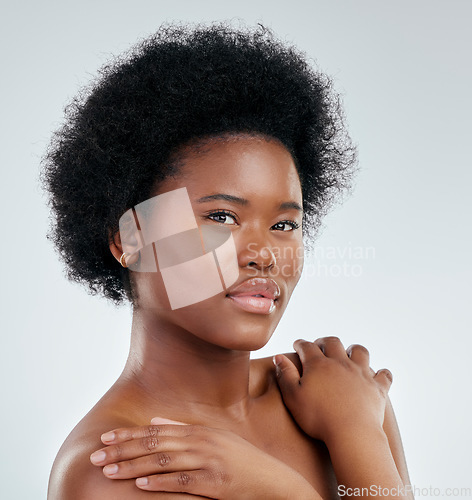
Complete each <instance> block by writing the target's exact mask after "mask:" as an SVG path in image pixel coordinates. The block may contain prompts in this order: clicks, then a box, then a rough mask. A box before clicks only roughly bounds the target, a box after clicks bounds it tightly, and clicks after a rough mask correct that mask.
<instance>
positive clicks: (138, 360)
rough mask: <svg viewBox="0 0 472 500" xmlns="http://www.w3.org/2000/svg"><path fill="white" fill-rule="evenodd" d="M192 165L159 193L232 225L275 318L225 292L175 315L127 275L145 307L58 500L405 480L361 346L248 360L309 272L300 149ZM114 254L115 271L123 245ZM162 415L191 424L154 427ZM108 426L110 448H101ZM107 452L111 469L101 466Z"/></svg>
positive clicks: (383, 375) (57, 467)
mask: <svg viewBox="0 0 472 500" xmlns="http://www.w3.org/2000/svg"><path fill="white" fill-rule="evenodd" d="M183 152H184V153H186V151H185V150H184V151H183ZM184 158H185V163H184V165H183V166H182V167H181V170H180V171H179V174H178V175H177V176H175V177H172V178H169V179H167V180H165V181H164V182H163V183H161V184H160V185H159V186H157V188H156V190H155V194H160V193H164V192H167V191H170V190H173V189H177V188H180V187H186V188H187V191H188V193H189V197H190V200H191V203H192V207H193V210H194V213H195V216H196V219H197V222H198V223H201V224H203V223H204V224H208V223H210V224H226V225H227V227H230V228H231V230H232V231H233V238H234V241H235V245H236V250H237V256H238V264H239V270H240V278H239V280H238V283H240V282H242V281H244V280H246V279H247V278H250V277H254V276H255V275H256V276H261V277H263V276H265V277H267V276H268V277H273V278H274V279H275V280H276V281H277V283H278V285H279V287H280V290H281V295H280V298H279V299H278V300H277V302H276V308H275V311H274V312H272V313H271V314H266V315H262V314H254V313H250V312H247V311H243V310H241V309H239V308H237V307H236V306H235V305H234V304H233V303H232V301H231V300H230V299H229V298H228V297H226V294H225V293H222V294H218V295H216V296H214V297H212V298H210V299H207V300H205V301H202V302H200V303H197V304H192V305H190V306H186V307H184V308H181V309H176V310H172V309H171V308H170V305H169V302H168V300H167V296H166V293H165V288H164V285H163V282H162V278H161V277H160V274H159V273H133V272H131V277H132V279H133V280H134V284H135V288H136V290H137V295H138V299H137V305H136V307H135V308H134V310H133V322H132V329H131V344H130V353H129V357H128V360H127V362H126V365H125V368H124V370H123V372H122V374H121V375H120V377H119V378H118V380H117V381H116V382H115V384H114V385H113V386H112V387H111V388H110V390H109V391H108V392H107V393H106V394H105V395H104V396H103V397H102V398H101V400H100V401H99V402H98V403H97V404H96V405H95V406H94V408H92V410H91V411H90V412H89V413H88V414H87V415H86V416H85V417H84V418H83V419H82V420H81V421H80V422H79V424H78V425H77V426H76V427H75V429H74V430H73V431H72V432H71V434H70V435H69V436H68V438H67V439H66V441H65V442H64V444H63V446H62V447H61V449H60V451H59V453H58V456H57V457H56V461H55V463H54V466H53V469H52V472H51V477H50V483H49V490H48V498H49V499H54V500H55V499H67V500H79V499H80V500H82V499H84V500H85V499H87V500H94V499H97V500H98V499H100V500H107V499H135V498H136V499H139V498H169V499H176V498H184V497H185V498H188V497H189V496H190V497H191V498H221V499H226V498H231V499H237V498H245V499H251V498H259V499H261V498H268V499H269V498H270V499H277V498H293V499H301V498H307V499H319V498H320V497H321V498H323V499H328V498H337V487H338V484H343V485H345V486H346V487H348V486H349V487H363V486H365V485H371V484H380V485H382V487H384V488H388V487H394V486H398V487H401V486H403V485H404V484H409V478H408V473H407V468H406V464H405V459H404V455H403V449H402V445H401V440H400V435H399V432H398V427H397V425H396V422H395V417H394V414H393V410H392V407H391V405H390V402H389V400H388V396H387V392H388V389H389V387H390V383H391V374H390V373H389V372H388V370H387V371H385V370H381V371H379V372H377V374H375V373H374V372H373V370H371V368H369V360H368V353H367V350H366V349H365V348H363V347H362V346H353V347H351V348H350V349H348V351H347V352H346V350H345V349H344V347H343V346H342V344H341V342H340V341H339V339H336V338H332V337H327V338H323V339H318V340H317V341H316V342H315V343H312V342H307V341H297V342H296V343H295V345H294V348H295V350H296V353H288V354H287V355H286V356H281V355H279V356H277V357H276V361H277V363H278V366H277V367H275V366H274V364H273V362H272V359H271V358H264V359H258V360H250V358H249V356H250V352H251V351H252V350H257V349H260V348H261V347H263V346H264V345H265V344H266V343H267V341H268V340H269V339H270V337H271V335H272V334H273V332H274V330H275V328H276V326H277V324H278V322H279V321H280V318H281V316H282V314H283V312H284V310H285V308H286V306H287V304H288V301H289V299H290V296H291V294H292V292H293V289H294V288H295V286H296V284H297V282H298V280H299V278H300V273H301V269H302V267H303V252H301V251H300V249H303V242H302V229H301V222H302V213H301V211H300V210H299V209H297V208H296V207H297V205H298V206H300V207H301V206H302V194H301V187H300V181H299V178H298V174H297V171H296V168H295V165H294V162H293V159H292V157H291V155H290V153H289V152H288V151H287V150H286V148H285V147H284V146H283V145H281V144H280V143H279V142H278V141H275V140H272V141H267V140H265V139H263V138H256V137H249V136H244V135H238V136H236V137H235V138H233V140H230V141H226V142H222V141H213V142H211V143H210V144H209V145H207V147H206V148H205V149H204V151H203V152H202V153H200V154H196V153H194V152H193V153H190V152H187V154H186V155H185V157H184ZM221 194H224V195H230V196H231V197H232V198H231V199H230V198H228V196H225V197H222V196H214V195H221ZM209 196H212V198H211V199H208V197H209ZM202 198H203V199H205V201H201V200H202ZM199 200H200V201H199ZM281 203H285V205H284V206H283V208H281ZM296 226H300V227H298V228H296ZM110 251H111V252H112V253H113V255H114V256H115V258H116V259H117V261H119V258H120V256H121V254H122V248H121V242H120V238H119V233H117V234H116V235H114V237H113V238H112V240H111V241H110ZM282 270H283V272H282ZM307 335H310V333H309V332H307ZM302 374H303V375H302ZM300 377H301V378H300ZM334 396H335V397H334ZM340 403H342V404H340ZM153 417H160V418H164V419H171V420H172V421H177V422H183V423H185V424H189V425H176V424H175V423H169V422H168V420H164V422H166V423H164V424H162V423H161V424H159V425H150V422H151V419H152V418H153ZM158 422H163V421H162V420H158ZM110 430H115V441H110V440H106V438H104V439H105V440H104V441H101V440H100V436H101V435H102V434H103V433H106V432H108V431H110ZM104 444H105V445H107V446H105V447H104V446H103V445H104ZM328 449H329V453H328ZM97 450H101V451H104V452H105V458H104V459H103V460H102V461H97V460H94V463H95V465H94V464H93V463H92V462H91V459H90V455H91V453H92V452H95V451H97ZM99 456H100V455H99ZM95 457H96V455H95ZM330 457H331V458H330ZM112 464H117V465H118V472H115V473H114V474H111V473H110V471H113V470H115V469H116V467H111V468H110V465H112ZM105 465H107V467H104V466H105ZM140 477H146V478H148V483H147V485H144V484H141V485H138V482H137V480H136V478H140ZM116 479H119V480H116ZM146 489H147V490H148V491H146ZM392 498H393V497H392ZM395 498H398V496H396V497H395Z"/></svg>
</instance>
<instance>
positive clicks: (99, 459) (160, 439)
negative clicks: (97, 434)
mask: <svg viewBox="0 0 472 500" xmlns="http://www.w3.org/2000/svg"><path fill="white" fill-rule="evenodd" d="M187 448H188V441H186V440H185V439H181V437H180V438H179V436H177V437H176V436H164V435H161V434H159V435H156V436H149V435H146V436H144V437H142V438H137V439H133V440H131V441H126V442H124V443H118V444H115V445H111V446H107V447H106V448H102V449H101V450H97V451H95V452H94V453H92V454H91V455H90V461H91V462H92V463H93V464H94V465H100V466H104V465H107V464H114V463H116V462H122V461H124V460H131V459H134V458H138V457H142V456H146V455H151V454H153V453H158V452H170V451H186V450H187ZM135 477H136V476H135Z"/></svg>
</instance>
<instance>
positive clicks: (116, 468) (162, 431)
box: [90, 419, 321, 500]
mask: <svg viewBox="0 0 472 500" xmlns="http://www.w3.org/2000/svg"><path fill="white" fill-rule="evenodd" d="M152 422H153V423H161V425H150V426H144V427H132V428H121V429H115V430H114V431H110V432H108V433H105V434H103V435H102V442H103V443H104V444H106V445H108V446H107V447H105V448H102V449H101V450H98V451H97V452H95V453H93V454H92V455H91V457H90V459H91V461H92V463H93V464H94V465H97V466H103V473H104V474H105V476H106V477H108V478H110V479H129V478H138V479H137V480H136V486H138V488H141V489H142V490H147V491H167V492H185V493H190V494H194V495H202V496H206V497H209V498H218V499H226V498H230V499H246V500H248V499H263V498H268V499H269V498H270V499H274V500H275V499H277V498H281V499H282V498H283V499H287V498H293V499H298V498H306V499H307V500H308V499H313V500H315V499H320V498H321V497H320V496H319V495H318V494H317V493H316V491H315V490H314V489H313V487H312V486H311V485H310V484H309V483H308V481H306V479H305V478H303V477H302V476H301V475H300V474H299V473H298V472H296V471H294V470H293V469H291V468H290V467H289V466H287V465H286V464H284V463H283V462H281V461H280V460H277V459H276V458H275V457H273V456H271V455H269V454H267V453H265V452H263V451H262V450H260V449H259V448H257V447H256V446H254V445H252V444H251V443H249V442H248V441H247V440H245V439H243V438H242V437H240V436H238V435H237V434H235V433H233V432H231V431H227V430H223V429H215V428H209V427H205V426H201V425H186V424H183V423H182V422H174V421H171V420H167V419H153V421H152ZM172 424H174V425H172ZM175 424H177V425H175ZM179 424H180V425H179Z"/></svg>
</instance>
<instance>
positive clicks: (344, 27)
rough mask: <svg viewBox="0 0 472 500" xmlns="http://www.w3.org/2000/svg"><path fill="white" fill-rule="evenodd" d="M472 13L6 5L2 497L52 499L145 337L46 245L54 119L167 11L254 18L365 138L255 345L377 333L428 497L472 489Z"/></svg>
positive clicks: (452, 7) (457, 6)
mask: <svg viewBox="0 0 472 500" xmlns="http://www.w3.org/2000/svg"><path fill="white" fill-rule="evenodd" d="M471 14H472V8H471V3H470V2H468V1H466V0H464V1H458V0H453V1H446V0H444V1H426V0H422V1H405V0H401V1H398V0H397V1H395V2H393V1H391V2H386V1H385V2H379V1H374V0H372V1H368V0H360V1H338V2H333V1H316V0H315V1H296V0H294V1H291V2H286V1H284V2H282V1H276V2H272V1H268V0H267V1H257V0H243V1H240V2H239V3H236V2H233V3H231V4H228V5H226V4H224V3H223V2H217V1H202V2H192V1H182V0H174V1H173V2H159V1H136V2H133V3H131V2H124V1H121V0H120V1H116V0H115V1H113V2H112V1H111V0H109V1H102V2H100V1H99V2H92V1H90V0H86V1H82V2H80V3H75V4H72V3H68V2H59V1H57V2H51V1H50V2H32V1H30V2H18V3H16V4H13V2H8V3H7V2H2V20H1V21H0V22H1V31H0V33H1V34H0V36H1V50H2V63H1V68H2V76H1V83H0V85H1V93H0V99H1V114H0V116H1V127H2V135H1V137H2V147H1V149H0V159H1V162H0V165H1V192H2V195H1V203H2V223H3V224H4V229H3V231H2V233H3V234H2V252H1V256H2V257H1V259H2V260H1V263H2V270H3V280H2V289H1V307H2V313H1V316H0V317H1V334H2V336H1V346H2V349H1V354H2V358H1V359H2V361H1V381H2V411H1V425H2V429H3V432H2V438H1V439H2V454H1V463H2V465H1V468H0V471H1V481H0V497H1V498H4V499H28V500H30V499H36V498H37V499H39V498H45V496H46V489H47V481H48V475H49V471H50V468H51V466H52V462H53V460H54V457H55V455H56V453H57V451H58V449H59V447H60V445H61V444H62V442H63V441H64V439H65V438H66V436H67V434H68V433H69V432H70V431H71V429H72V428H73V427H74V426H75V424H76V423H77V422H78V421H79V420H80V419H81V418H82V416H84V415H85V413H86V412H87V411H88V410H89V409H90V408H91V407H92V406H93V405H94V404H95V402H96V401H97V400H98V399H99V398H100V397H101V396H102V395H103V393H104V392H105V391H106V390H107V389H108V388H109V386H110V385H111V384H112V383H113V381H114V380H115V379H116V377H117V376H118V375H119V374H120V372H121V369H122V367H123V364H124V362H125V359H126V356H127V349H128V338H129V330H130V324H131V314H130V310H129V309H128V307H123V308H121V309H117V308H115V307H114V306H112V305H109V304H108V303H107V302H106V300H105V299H102V298H99V297H92V296H89V295H87V293H86V291H85V289H82V288H81V287H80V286H79V285H76V284H72V283H69V282H68V281H67V280H66V279H65V277H64V275H63V271H62V264H61V263H60V261H59V259H58V256H57V255H56V253H55V252H54V251H53V248H52V246H51V244H50V243H49V242H48V241H47V240H46V237H45V235H46V232H47V229H48V211H47V207H46V204H45V197H44V196H43V195H42V193H41V192H40V188H39V185H38V168H39V167H38V165H39V160H40V157H41V155H42V154H43V152H44V149H45V147H46V145H47V143H48V141H49V138H50V135H51V132H52V131H53V130H55V129H56V128H57V127H58V126H59V125H60V124H61V122H62V116H63V108H64V106H65V105H66V104H67V103H68V102H69V100H70V99H71V98H72V97H73V96H74V95H75V94H76V92H77V90H78V89H79V88H80V87H81V86H82V85H84V84H86V83H87V82H88V81H89V80H90V79H91V77H92V76H93V75H95V72H96V70H97V68H98V67H99V66H101V65H102V64H103V63H105V62H106V61H107V60H108V59H109V56H110V55H111V54H118V53H120V52H122V51H123V50H126V49H127V48H128V47H129V46H130V45H131V44H133V43H134V42H135V41H136V40H137V39H138V38H141V37H144V36H146V35H148V34H150V33H151V32H153V31H154V30H156V29H157V28H158V26H159V25H160V24H161V22H163V21H165V20H187V21H208V22H209V21H213V20H223V19H231V18H235V17H238V18H241V19H243V20H244V21H246V22H247V23H248V24H254V23H255V22H257V21H261V22H263V23H264V24H266V25H267V26H269V27H271V28H273V29H274V31H275V32H276V33H277V34H278V35H279V36H280V37H281V38H282V39H285V40H287V42H290V43H294V44H295V45H297V46H298V47H299V48H301V49H302V50H304V51H305V52H306V53H307V54H308V56H310V57H312V58H314V59H316V61H317V63H318V65H319V67H320V68H321V69H322V70H324V71H325V72H327V73H328V74H330V75H331V76H332V77H333V78H334V80H335V84H336V88H337V89H338V90H339V91H341V92H342V93H343V95H344V102H345V109H346V114H347V119H348V124H349V129H350V132H351V134H352V137H353V139H354V141H355V142H356V143H357V144H358V145H359V150H360V167H361V170H360V173H359V175H358V176H357V181H356V185H355V189H354V192H353V194H352V195H351V196H350V197H349V198H347V199H346V200H345V202H344V203H343V204H342V205H339V206H338V207H337V208H336V209H335V210H333V211H332V212H331V214H330V215H329V217H328V218H327V219H326V221H325V228H324V230H323V232H322V233H321V235H320V237H319V240H318V247H319V248H320V249H321V250H319V253H318V255H317V256H316V257H317V259H314V258H313V257H312V258H311V260H309V261H308V262H307V270H311V271H310V273H311V275H307V273H306V274H305V275H304V276H303V277H302V279H301V282H300V285H299V287H298V289H297V290H296V292H295V294H294V296H293V298H292V301H291V303H290V305H289V308H288V310H287V312H286V315H285V317H284V318H283V320H282V322H281V324H280V326H279V327H278V329H277V331H276V333H275V335H274V338H273V339H272V340H271V342H270V343H269V344H268V345H267V347H266V348H264V349H263V350H262V351H259V352H257V353H255V357H260V356H268V355H271V354H274V353H277V352H287V351H291V350H292V342H293V341H294V340H295V339H297V338H300V337H303V338H306V339H312V340H313V339H315V338H318V337H322V336H326V335H337V336H339V337H340V338H341V340H342V341H343V343H344V345H345V347H347V346H348V345H350V344H351V343H361V344H363V345H365V346H366V347H367V348H368V349H369V350H370V352H371V364H372V366H373V368H374V369H379V368H382V367H388V368H389V369H390V370H391V371H392V372H393V375H394V383H393V386H392V388H391V391H390V397H391V400H392V402H393V406H394V409H395V412H396V416H397V420H398V423H399V426H400V431H401V434H402V438H403V444H404V448H405V453H406V457H407V462H408V466H409V470H410V476H411V480H412V483H413V484H414V485H415V487H416V488H418V490H417V498H437V497H438V496H439V497H440V498H441V497H445V496H446V493H445V488H447V487H451V488H461V487H468V488H472V480H471V476H470V471H471V453H470V449H471V445H472V439H471V433H470V414H471V409H472V405H471V390H470V383H471V371H470V366H471V363H470V355H471V348H472V340H471V328H470V298H471V297H470V280H471V265H470V244H471V237H470V227H471V224H470V215H471V207H470V201H469V200H470V185H471V180H472V176H471V172H470V167H471V159H470V139H471V126H470V120H471V90H470V89H471V88H472V78H471V76H472V71H471V67H470V49H471V41H472V35H471V30H470V22H471ZM434 488H436V490H434ZM438 491H440V493H441V494H440V495H438V494H437V492H438ZM456 493H457V495H460V494H461V492H460V491H458V492H456ZM469 495H470V490H469ZM464 496H465V495H464V493H462V497H464Z"/></svg>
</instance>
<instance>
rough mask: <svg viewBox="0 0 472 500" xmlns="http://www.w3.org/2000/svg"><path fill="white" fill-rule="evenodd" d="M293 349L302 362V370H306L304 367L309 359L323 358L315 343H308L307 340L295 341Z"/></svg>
mask: <svg viewBox="0 0 472 500" xmlns="http://www.w3.org/2000/svg"><path fill="white" fill-rule="evenodd" d="M293 348H294V349H295V351H296V353H297V354H298V357H299V358H300V361H301V362H302V366H303V369H305V368H306V365H307V364H308V362H309V361H310V360H311V359H316V358H320V357H323V353H322V352H321V350H320V348H319V347H318V346H317V345H316V344H315V343H313V342H309V341H308V340H303V339H298V340H295V342H294V343H293Z"/></svg>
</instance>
